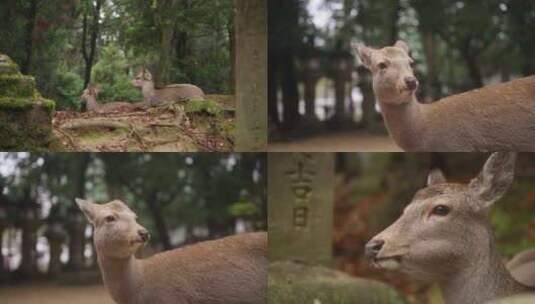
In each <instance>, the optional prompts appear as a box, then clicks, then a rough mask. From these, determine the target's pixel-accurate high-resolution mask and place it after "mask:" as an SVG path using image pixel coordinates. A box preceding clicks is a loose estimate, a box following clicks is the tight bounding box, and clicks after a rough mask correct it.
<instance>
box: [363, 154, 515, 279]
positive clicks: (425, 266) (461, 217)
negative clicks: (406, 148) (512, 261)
mask: <svg viewBox="0 0 535 304" xmlns="http://www.w3.org/2000/svg"><path fill="white" fill-rule="evenodd" d="M515 157H516V156H515V154H513V153H494V154H492V155H491V157H490V158H489V159H488V160H487V162H486V164H485V166H484V168H483V170H482V171H481V173H479V175H478V176H477V177H476V178H474V179H473V180H472V181H471V182H470V183H469V184H457V183H448V182H446V179H445V178H444V175H443V174H442V172H440V171H437V170H435V171H432V172H431V173H430V174H429V177H428V184H427V187H425V188H423V189H421V190H419V191H418V192H417V193H416V195H415V196H414V198H413V200H412V202H411V203H410V204H409V205H408V206H407V207H406V208H405V209H404V211H403V214H402V215H401V217H400V218H399V219H398V220H397V221H396V222H395V223H393V224H392V225H391V226H390V227H388V228H386V229H385V230H384V231H383V232H381V233H379V234H378V235H377V236H375V237H374V238H373V239H372V240H371V241H369V242H368V244H366V248H365V251H366V256H367V257H368V258H369V259H371V260H372V261H373V263H374V264H375V265H376V266H377V267H379V268H385V269H394V270H400V271H402V272H405V273H406V274H407V275H409V276H411V277H412V278H415V279H423V280H426V281H442V280H446V279H447V278H448V277H450V276H452V275H455V274H456V273H457V272H459V271H461V270H462V269H463V268H466V267H467V266H468V265H477V262H478V260H480V259H482V258H483V257H484V256H485V255H490V254H491V253H490V250H491V249H490V248H491V247H492V244H493V240H494V238H493V235H492V231H491V228H490V221H489V218H488V214H489V210H490V207H491V206H492V205H493V204H494V203H495V202H496V201H497V200H499V199H500V198H501V197H502V196H503V195H504V194H505V192H506V191H507V189H508V188H509V186H510V185H511V183H512V181H513V176H514V164H515Z"/></svg>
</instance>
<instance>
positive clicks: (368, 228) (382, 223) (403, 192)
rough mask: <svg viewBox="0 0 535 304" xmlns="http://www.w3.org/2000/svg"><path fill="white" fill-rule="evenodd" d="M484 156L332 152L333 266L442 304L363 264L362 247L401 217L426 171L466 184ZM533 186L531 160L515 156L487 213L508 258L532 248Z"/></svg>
mask: <svg viewBox="0 0 535 304" xmlns="http://www.w3.org/2000/svg"><path fill="white" fill-rule="evenodd" d="M487 157H488V154H470V153H449V154H436V153H433V154H412V153H401V154H400V153H361V154H349V153H346V154H336V156H335V164H336V171H335V174H336V175H335V176H336V182H335V197H334V230H333V259H334V267H335V268H336V269H338V270H341V271H343V272H345V273H349V274H351V275H353V276H357V277H361V278H370V279H375V280H380V281H383V282H387V283H389V284H391V285H393V286H395V288H396V289H397V290H398V291H399V292H401V293H402V294H404V295H405V296H406V298H407V299H408V301H409V303H415V304H416V303H429V304H438V303H442V301H441V299H440V292H439V291H438V289H437V288H435V287H433V286H429V285H426V284H416V283H414V282H413V281H411V280H409V279H407V277H405V276H403V275H400V274H396V273H393V272H388V271H384V270H377V269H374V268H373V267H371V266H370V265H369V264H368V263H367V262H366V261H365V260H364V250H363V249H364V245H365V244H366V242H368V241H369V240H370V239H371V238H372V237H373V236H375V235H376V234H377V233H379V232H381V231H382V230H384V229H385V228H386V227H388V226H390V225H391V224H392V223H393V222H394V221H395V220H396V219H397V218H398V217H399V216H400V215H401V212H402V210H403V208H404V207H405V206H406V205H407V204H408V203H409V202H410V201H411V199H412V197H413V195H414V194H415V192H416V191H417V190H418V189H421V188H423V187H425V183H426V180H427V174H428V172H429V171H430V169H431V168H434V167H439V168H441V169H442V170H443V171H444V173H445V175H446V177H447V179H448V180H449V181H453V182H461V183H466V182H468V181H470V180H471V179H472V178H473V177H475V176H476V175H477V174H478V173H479V172H480V170H481V168H482V166H483V164H484V163H485V161H486V159H487ZM534 185H535V157H533V155H530V154H520V155H519V158H518V160H517V165H516V175H515V180H514V182H513V185H512V187H511V189H510V190H509V191H508V192H507V194H506V195H505V196H504V197H503V198H502V199H501V200H499V201H498V202H497V203H495V204H494V206H493V207H492V215H491V219H492V224H493V228H494V234H495V236H496V238H497V242H498V248H499V250H500V252H501V253H502V255H503V256H504V257H505V258H507V259H509V258H511V257H512V256H513V255H514V254H516V253H518V252H519V251H521V250H524V249H527V248H533V247H535V187H534Z"/></svg>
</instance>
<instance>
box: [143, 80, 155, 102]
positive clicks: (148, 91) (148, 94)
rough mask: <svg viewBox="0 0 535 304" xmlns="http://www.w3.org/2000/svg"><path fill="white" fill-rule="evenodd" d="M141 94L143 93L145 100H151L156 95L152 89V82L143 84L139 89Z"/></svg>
mask: <svg viewBox="0 0 535 304" xmlns="http://www.w3.org/2000/svg"><path fill="white" fill-rule="evenodd" d="M141 92H142V93H143V97H144V98H145V100H149V99H151V98H153V97H154V96H155V95H156V89H155V88H154V82H153V81H146V82H144V83H143V86H142V88H141Z"/></svg>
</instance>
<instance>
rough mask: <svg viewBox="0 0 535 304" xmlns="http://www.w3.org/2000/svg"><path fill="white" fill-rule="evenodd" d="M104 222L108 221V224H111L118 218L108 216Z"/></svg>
mask: <svg viewBox="0 0 535 304" xmlns="http://www.w3.org/2000/svg"><path fill="white" fill-rule="evenodd" d="M104 220H105V221H106V223H111V222H115V221H116V220H117V218H115V216H113V215H108V216H106V217H105V218H104Z"/></svg>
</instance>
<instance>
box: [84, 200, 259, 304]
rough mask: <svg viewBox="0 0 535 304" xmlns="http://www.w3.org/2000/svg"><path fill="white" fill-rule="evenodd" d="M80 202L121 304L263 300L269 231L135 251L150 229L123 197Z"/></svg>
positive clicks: (111, 288) (109, 282)
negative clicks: (143, 255)
mask: <svg viewBox="0 0 535 304" xmlns="http://www.w3.org/2000/svg"><path fill="white" fill-rule="evenodd" d="M76 203H77V204H78V206H79V207H80V209H81V210H82V211H83V213H84V214H85V215H86V217H87V219H88V220H89V222H90V223H91V224H92V225H93V227H94V234H93V239H94V243H95V248H96V251H97V257H98V263H99V266H100V270H101V272H102V277H103V279H104V284H105V285H106V288H107V289H108V291H109V293H110V294H111V297H112V298H113V300H115V302H117V303H119V304H146V303H158V304H191V303H199V304H202V303H206V304H209V303H213V304H229V303H244V304H247V303H250V304H264V303H265V300H266V288H267V257H266V251H267V235H266V233H249V234H241V235H236V236H231V237H227V238H223V239H219V240H215V241H208V242H202V243H199V244H196V245H191V246H187V247H184V248H181V249H175V250H171V251H166V252H162V253H159V254H156V255H154V256H152V257H150V258H147V259H137V258H135V257H134V253H135V252H136V251H137V250H138V249H139V248H140V247H142V246H143V245H144V244H146V243H147V242H148V241H149V238H150V237H149V232H148V231H147V230H146V229H145V228H144V227H142V226H141V225H139V224H138V223H137V222H136V218H137V217H136V214H135V213H134V212H133V211H132V210H130V209H129V208H128V206H127V205H126V204H125V203H123V202H122V201H118V200H115V201H112V202H109V203H107V204H103V205H99V204H94V203H91V202H88V201H84V200H81V199H76Z"/></svg>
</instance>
